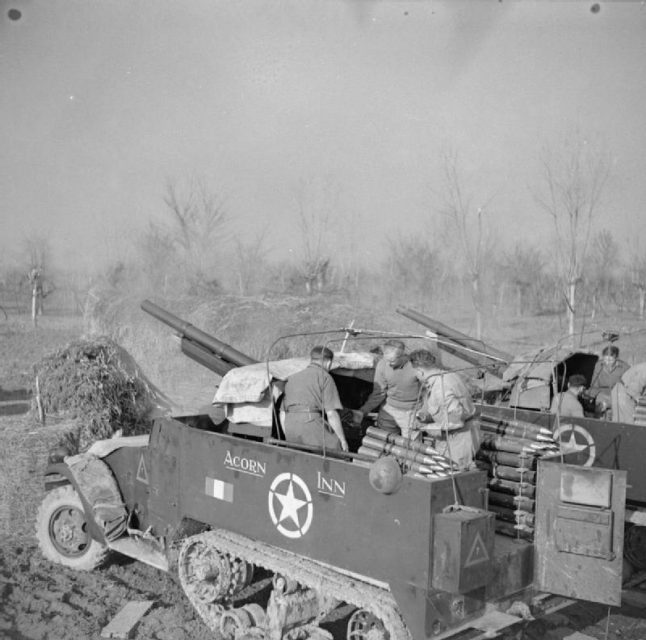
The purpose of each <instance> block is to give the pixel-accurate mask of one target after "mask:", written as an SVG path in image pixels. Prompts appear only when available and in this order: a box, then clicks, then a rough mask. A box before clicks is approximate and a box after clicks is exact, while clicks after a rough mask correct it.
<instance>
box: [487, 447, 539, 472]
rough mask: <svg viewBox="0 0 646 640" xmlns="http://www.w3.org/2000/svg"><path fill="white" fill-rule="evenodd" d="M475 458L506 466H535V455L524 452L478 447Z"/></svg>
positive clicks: (527, 467)
mask: <svg viewBox="0 0 646 640" xmlns="http://www.w3.org/2000/svg"><path fill="white" fill-rule="evenodd" d="M476 458H477V459H478V460H485V461H487V462H495V463H497V464H504V465H506V466H508V467H523V468H524V469H535V468H536V457H535V456H534V455H532V454H528V453H526V452H521V453H511V452H509V451H492V450H488V449H480V450H479V451H478V453H476Z"/></svg>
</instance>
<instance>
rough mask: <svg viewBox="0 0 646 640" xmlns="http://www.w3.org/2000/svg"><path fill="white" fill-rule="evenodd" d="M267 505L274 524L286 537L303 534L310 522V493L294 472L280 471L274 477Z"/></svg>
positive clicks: (295, 536)
mask: <svg viewBox="0 0 646 640" xmlns="http://www.w3.org/2000/svg"><path fill="white" fill-rule="evenodd" d="M268 507H269V516H270V517H271V521H272V522H273V523H274V526H275V527H276V529H278V531H280V533H282V534H283V535H284V536H285V537H287V538H300V537H302V536H304V535H305V534H306V533H307V531H308V530H309V528H310V525H311V524H312V518H313V517H314V505H313V504H312V494H311V493H310V490H309V489H308V488H307V485H306V484H305V482H304V481H303V480H302V479H301V478H300V477H299V476H297V475H296V474H295V473H291V472H286V473H281V474H279V475H277V476H276V477H275V478H274V480H273V482H272V483H271V487H270V488H269V496H268Z"/></svg>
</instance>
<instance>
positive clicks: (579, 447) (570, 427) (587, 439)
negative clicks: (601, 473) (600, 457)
mask: <svg viewBox="0 0 646 640" xmlns="http://www.w3.org/2000/svg"><path fill="white" fill-rule="evenodd" d="M554 439H555V440H557V441H558V442H559V444H560V445H561V450H562V451H563V453H572V452H577V451H583V452H585V451H586V450H587V452H588V459H587V460H586V461H585V462H584V463H583V466H584V467H591V466H592V463H593V462H594V459H595V457H596V455H597V448H596V446H595V444H594V438H593V437H592V436H591V435H590V433H589V432H588V431H587V429H584V428H583V427H582V426H580V425H578V424H562V425H561V426H560V427H559V428H558V429H557V430H556V431H555V432H554Z"/></svg>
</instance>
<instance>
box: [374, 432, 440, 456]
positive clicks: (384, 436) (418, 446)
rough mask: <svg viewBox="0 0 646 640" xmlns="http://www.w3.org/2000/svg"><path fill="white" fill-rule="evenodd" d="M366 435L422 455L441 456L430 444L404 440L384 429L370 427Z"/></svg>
mask: <svg viewBox="0 0 646 640" xmlns="http://www.w3.org/2000/svg"><path fill="white" fill-rule="evenodd" d="M366 435H368V436H372V437H373V438H377V439H378V440H385V441H386V442H390V443H392V444H396V445H399V446H400V447H401V446H404V447H406V448H408V449H414V450H415V451H420V452H421V453H425V454H427V455H429V456H439V455H440V454H439V453H438V452H437V450H436V449H434V448H433V447H431V445H430V444H426V443H424V442H420V441H419V440H410V439H408V438H404V437H403V436H398V435H396V434H394V433H389V432H388V431H384V430H383V429H378V428H377V427H368V430H367V431H366Z"/></svg>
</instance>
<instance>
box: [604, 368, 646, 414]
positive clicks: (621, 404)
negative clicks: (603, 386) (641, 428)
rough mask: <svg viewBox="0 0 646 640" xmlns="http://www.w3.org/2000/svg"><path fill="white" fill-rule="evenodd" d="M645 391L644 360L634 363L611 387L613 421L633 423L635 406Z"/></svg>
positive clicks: (645, 369)
mask: <svg viewBox="0 0 646 640" xmlns="http://www.w3.org/2000/svg"><path fill="white" fill-rule="evenodd" d="M644 393H646V362H641V363H640V364H635V365H633V366H632V367H630V369H628V371H626V373H624V375H623V376H621V380H620V381H619V382H618V383H617V384H616V385H615V386H614V387H613V389H612V393H611V396H612V420H613V422H628V423H630V424H634V423H635V406H636V405H637V403H638V402H639V400H640V399H641V397H642V396H643V395H644Z"/></svg>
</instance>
